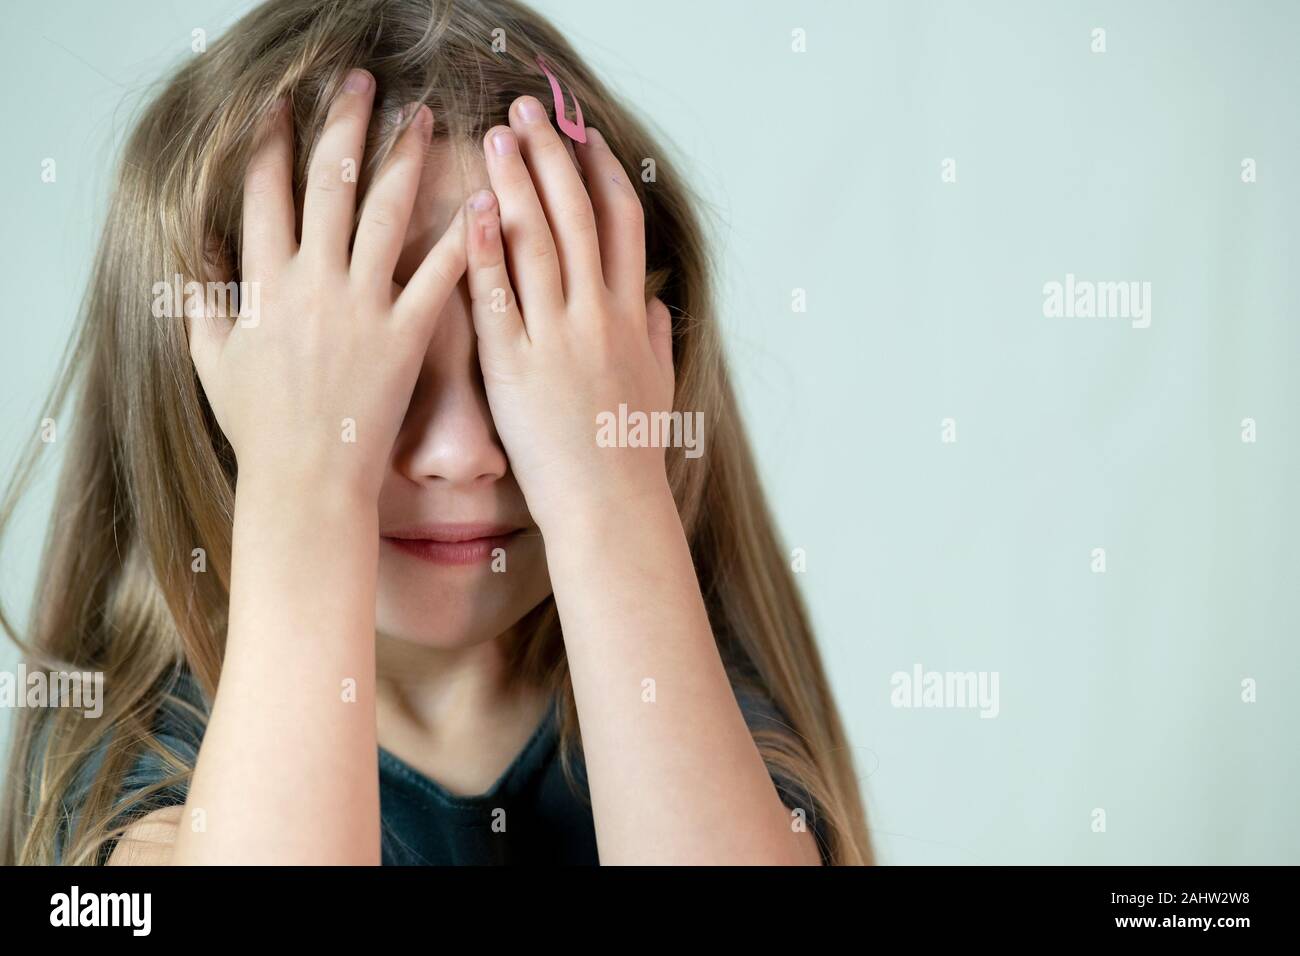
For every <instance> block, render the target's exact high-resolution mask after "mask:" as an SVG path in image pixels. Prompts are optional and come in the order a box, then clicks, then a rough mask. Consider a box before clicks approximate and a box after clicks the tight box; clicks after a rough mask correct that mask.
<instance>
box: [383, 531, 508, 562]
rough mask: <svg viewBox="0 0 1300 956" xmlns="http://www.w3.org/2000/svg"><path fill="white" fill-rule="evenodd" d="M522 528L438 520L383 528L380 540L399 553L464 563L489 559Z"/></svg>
mask: <svg viewBox="0 0 1300 956" xmlns="http://www.w3.org/2000/svg"><path fill="white" fill-rule="evenodd" d="M523 530H524V529H523V528H521V527H519V526H518V525H502V524H438V525H422V526H419V527H412V528H400V529H394V530H390V531H384V532H383V533H382V535H381V537H382V538H383V540H384V542H385V543H386V544H388V545H389V546H390V547H392V548H393V549H395V550H397V551H400V552H401V553H402V554H406V555H409V556H411V557H413V558H419V559H420V560H422V561H428V562H429V563H431V564H443V565H467V564H479V563H482V562H485V561H490V560H491V559H492V558H493V556H494V554H493V553H494V552H495V551H496V550H497V549H498V548H500V549H502V550H508V549H509V547H510V545H511V544H512V543H513V542H514V541H515V540H517V539H518V537H519V535H520V533H521V532H522V531H523Z"/></svg>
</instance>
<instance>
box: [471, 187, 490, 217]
mask: <svg viewBox="0 0 1300 956" xmlns="http://www.w3.org/2000/svg"><path fill="white" fill-rule="evenodd" d="M495 202H496V197H495V196H493V195H492V191H491V190H489V189H480V190H479V191H478V192H476V193H475V194H474V195H472V196H470V197H469V208H470V209H473V210H474V211H475V212H485V211H486V210H488V209H491V208H492V206H493V204H494V203H495Z"/></svg>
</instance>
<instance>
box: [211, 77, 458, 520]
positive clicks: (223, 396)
mask: <svg viewBox="0 0 1300 956" xmlns="http://www.w3.org/2000/svg"><path fill="white" fill-rule="evenodd" d="M374 91H375V83H374V79H373V78H372V77H371V76H370V74H369V73H367V72H365V71H364V70H354V71H353V72H352V73H351V74H349V77H348V80H347V82H346V83H345V85H344V88H343V89H342V91H341V92H340V93H339V95H338V97H337V99H336V100H335V101H334V104H333V105H332V107H331V108H330V112H329V116H328V118H327V120H326V123H325V128H324V130H323V131H322V133H321V136H320V139H319V141H318V142H317V144H316V148H315V153H314V155H313V157H312V161H311V167H310V170H309V173H308V177H307V188H306V196H305V199H304V201H303V215H302V241H301V244H300V243H299V242H298V241H297V239H296V238H295V230H294V226H295V222H296V219H295V211H294V193H293V183H292V175H293V134H292V130H291V127H290V119H289V115H288V110H287V109H286V108H285V107H284V104H281V106H280V108H279V109H278V110H277V111H276V112H275V114H274V115H273V116H272V117H271V118H270V120H269V122H268V126H269V128H268V130H267V132H266V136H265V139H264V141H263V142H262V143H261V145H260V146H259V148H258V149H257V150H256V153H255V155H254V156H253V159H252V161H251V162H250V163H249V166H248V171H247V175H246V178H245V181H244V213H243V270H242V275H241V279H242V281H243V282H244V283H256V284H257V285H256V289H255V294H254V295H246V296H245V299H244V305H245V306H246V305H247V303H248V302H249V301H250V300H251V301H255V302H257V303H258V306H259V307H258V309H257V311H256V312H255V313H253V314H248V313H247V309H246V308H241V315H240V317H239V318H238V319H232V318H231V317H224V316H217V315H213V314H211V313H210V312H209V313H208V314H206V315H204V316H199V317H195V316H191V319H190V352H191V355H192V356H193V359H194V364H195V367H196V369H197V370H198V374H199V379H200V381H201V382H202V384H203V390H204V392H205V393H206V394H207V397H208V401H209V402H210V404H211V405H212V409H213V412H214V413H215V414H216V417H217V422H218V423H219V424H220V426H221V430H222V431H223V432H224V433H225V435H226V437H227V439H228V440H229V441H230V443H231V445H232V447H233V448H234V450H235V454H236V457H237V458H238V461H239V470H240V474H241V480H242V479H243V478H244V477H245V476H246V475H248V474H256V475H268V476H272V477H273V478H274V479H275V480H277V481H288V482H289V483H290V485H291V486H293V487H304V488H305V487H311V488H317V487H319V486H320V484H321V483H322V482H333V481H334V480H336V479H337V480H340V481H342V482H344V484H345V485H346V487H347V488H348V490H350V491H354V492H360V493H362V494H364V495H365V496H367V500H369V499H377V498H378V493H379V486H380V483H381V481H382V478H383V469H384V467H385V465H386V463H387V461H388V458H389V455H390V453H391V450H392V446H393V442H394V441H395V440H396V437H397V432H398V428H399V427H400V425H401V421H402V416H403V415H404V413H405V411H406V407H407V405H408V403H409V401H410V397H411V393H412V391H413V390H414V387H415V381H416V378H417V376H418V374H419V370H420V366H421V364H422V362H423V358H424V355H425V352H426V350H427V348H428V342H429V337H430V335H431V334H432V330H433V324H434V322H435V320H436V319H437V317H438V315H439V313H441V311H442V308H443V305H444V303H445V302H446V300H447V298H448V296H449V295H450V294H451V293H452V291H453V290H454V289H455V287H456V284H457V282H459V281H460V277H461V275H462V274H463V272H464V269H465V245H464V232H463V217H462V216H461V215H460V214H457V216H456V218H455V220H453V222H452V224H451V226H450V227H449V228H448V230H447V232H446V234H445V235H444V236H442V238H441V239H440V240H439V242H438V243H437V245H435V246H434V247H433V249H432V250H430V252H429V254H428V255H427V256H426V257H425V259H424V261H423V263H422V264H421V265H420V267H419V269H418V270H417V271H416V273H415V275H414V276H413V277H412V278H411V280H410V282H408V283H407V285H406V287H405V288H404V289H403V288H400V287H398V286H396V285H395V284H394V282H393V270H394V268H395V266H396V264H397V260H398V257H399V255H400V254H401V251H402V246H403V243H404V241H405V236H406V228H407V223H408V221H409V219H410V215H411V209H412V206H413V204H414V202H415V195H416V190H417V187H418V186H419V183H420V175H421V172H422V170H423V167H424V158H425V148H426V146H427V144H428V142H429V138H430V135H431V130H432V126H433V117H432V115H431V114H430V111H429V108H428V107H427V106H424V105H420V106H419V107H418V108H417V109H416V115H415V118H414V120H413V121H412V122H411V124H410V126H409V127H408V128H407V129H406V131H405V132H404V133H403V134H402V136H401V139H400V140H399V141H398V143H397V144H396V146H395V148H394V149H393V152H392V154H391V155H390V157H389V158H388V160H387V161H386V163H385V164H384V167H383V168H382V169H381V170H380V171H379V172H378V173H377V174H376V176H375V179H374V182H373V184H372V185H371V187H370V190H369V192H368V194H367V196H366V201H365V204H364V207H363V208H362V210H361V219H360V222H359V224H358V225H357V227H356V240H355V244H353V245H352V248H351V251H350V252H349V241H350V239H351V236H352V224H353V219H354V216H355V209H356V179H357V174H358V171H359V170H360V169H361V161H362V153H363V151H364V148H365V137H366V127H367V125H368V123H369V120H370V112H371V106H372V101H373V98H374ZM412 108H415V107H414V104H412V107H408V110H409V109H412ZM406 115H409V113H408V114H406ZM245 288H246V289H253V287H252V286H245Z"/></svg>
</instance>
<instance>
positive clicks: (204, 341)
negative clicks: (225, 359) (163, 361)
mask: <svg viewBox="0 0 1300 956" xmlns="http://www.w3.org/2000/svg"><path fill="white" fill-rule="evenodd" d="M234 325H235V324H234V321H233V320H232V319H231V318H230V317H227V316H224V315H218V314H217V312H216V310H215V309H208V308H205V307H204V304H203V303H201V302H195V303H191V302H190V301H188V300H187V301H186V303H185V328H186V332H187V334H188V336H189V345H190V358H191V359H192V360H193V362H194V370H195V371H196V372H198V373H199V381H200V382H202V383H203V387H204V389H205V390H206V389H207V388H208V383H209V382H212V381H214V378H215V373H216V368H217V360H218V359H219V358H220V357H221V350H222V349H223V348H225V345H226V339H227V338H229V337H230V330H231V329H233V328H234Z"/></svg>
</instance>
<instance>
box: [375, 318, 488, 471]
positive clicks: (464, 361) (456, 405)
mask: <svg viewBox="0 0 1300 956" xmlns="http://www.w3.org/2000/svg"><path fill="white" fill-rule="evenodd" d="M461 311H462V310H459V309H455V310H448V312H447V313H444V314H443V315H442V316H441V317H440V319H439V324H438V329H437V331H436V332H435V333H434V336H433V340H432V341H431V342H430V344H429V350H428V352H427V353H426V355H425V360H424V365H423V367H422V368H421V370H420V377H419V380H418V381H417V382H416V385H415V392H414V394H413V395H412V396H411V404H410V407H409V408H408V409H407V413H406V418H405V419H404V420H403V422H402V427H401V430H400V432H399V433H398V436H397V441H396V443H395V445H394V448H393V468H394V470H395V471H396V472H397V473H398V474H399V475H401V476H402V477H404V478H405V479H407V480H408V481H412V482H415V483H417V484H422V485H427V484H434V483H447V484H448V485H451V486H453V487H463V488H469V487H473V486H475V485H478V484H489V483H491V482H495V481H499V480H500V479H502V478H504V477H505V475H506V472H507V470H508V467H509V465H508V462H507V459H506V453H505V450H504V449H503V448H502V446H501V440H500V438H498V437H497V433H496V427H495V425H494V424H493V422H492V412H491V409H490V408H489V407H488V402H487V394H486V392H485V391H484V389H483V378H482V375H481V373H480V372H479V367H478V347H477V346H478V344H477V340H476V339H475V337H474V327H473V323H472V320H471V319H470V318H469V316H468V315H462V314H457V313H459V312H461Z"/></svg>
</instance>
